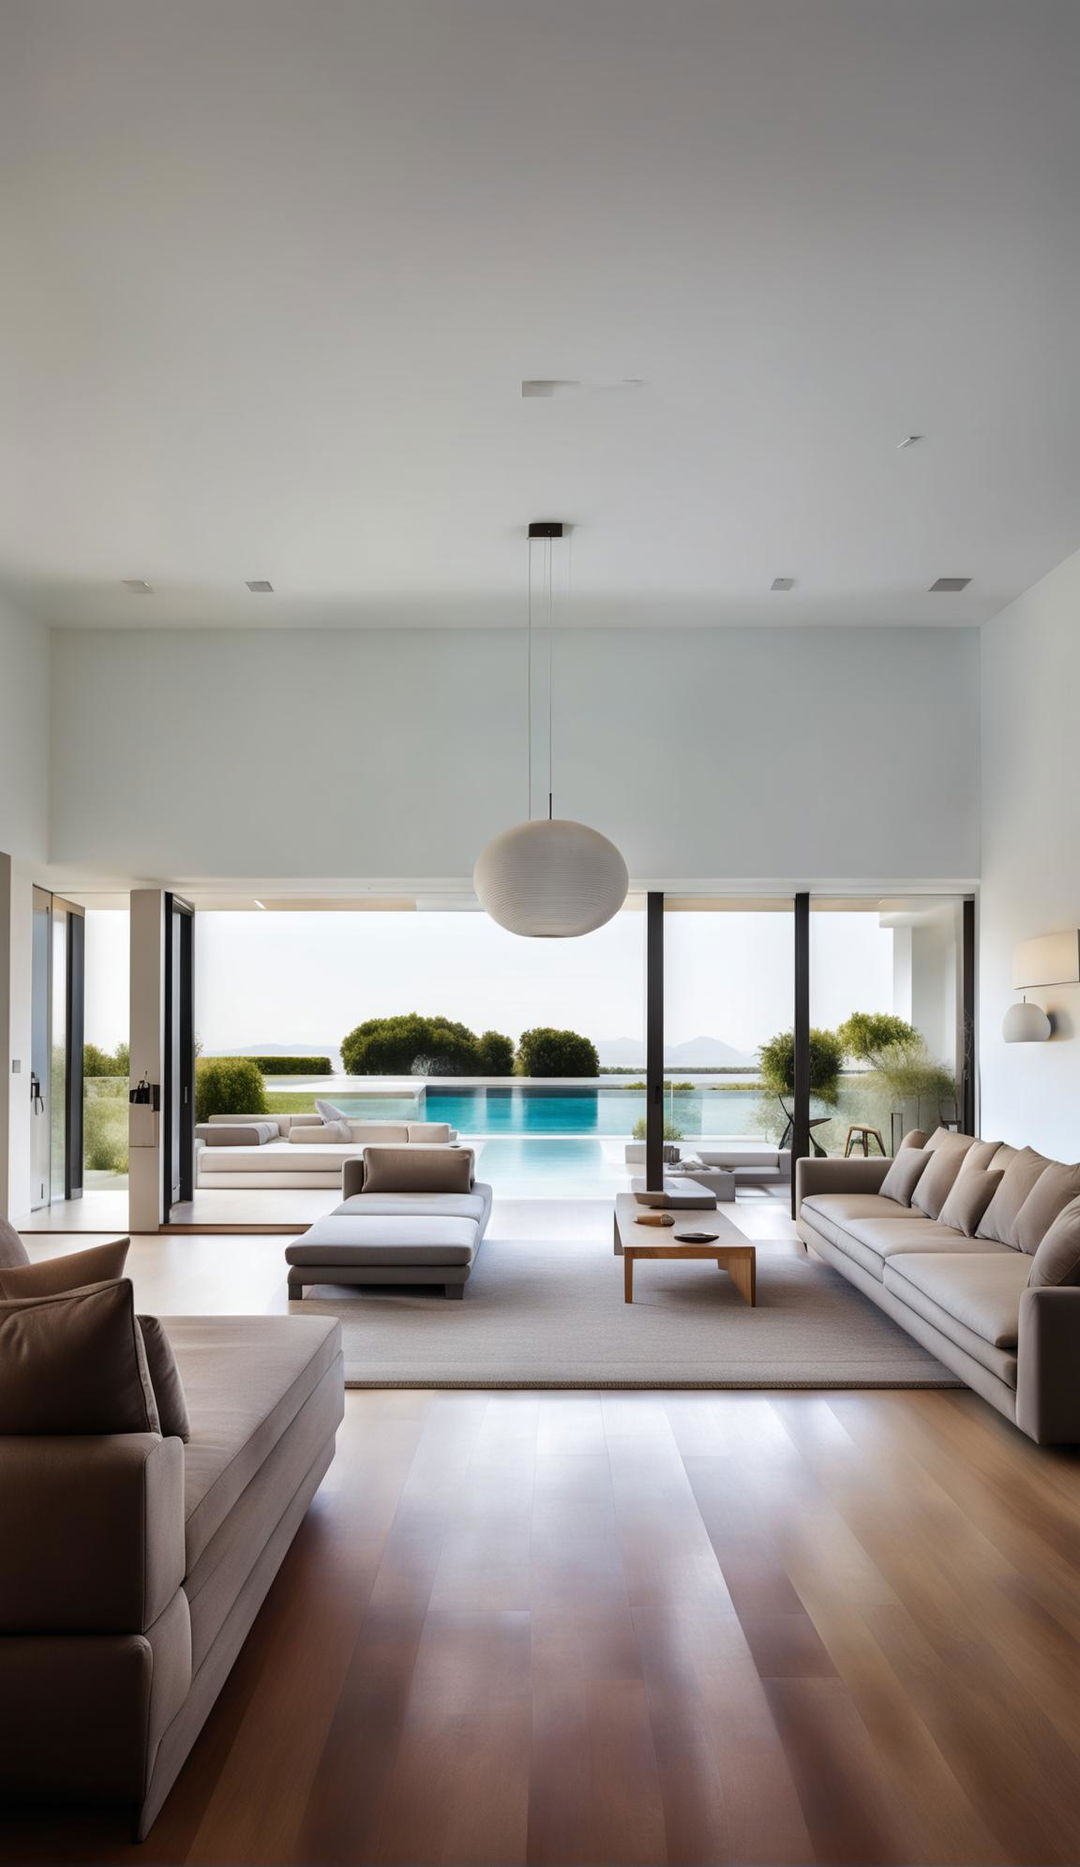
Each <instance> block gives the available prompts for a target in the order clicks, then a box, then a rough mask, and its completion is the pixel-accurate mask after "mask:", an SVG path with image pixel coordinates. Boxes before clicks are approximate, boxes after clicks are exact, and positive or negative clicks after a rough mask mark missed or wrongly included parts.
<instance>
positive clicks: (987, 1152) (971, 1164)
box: [960, 1141, 1004, 1173]
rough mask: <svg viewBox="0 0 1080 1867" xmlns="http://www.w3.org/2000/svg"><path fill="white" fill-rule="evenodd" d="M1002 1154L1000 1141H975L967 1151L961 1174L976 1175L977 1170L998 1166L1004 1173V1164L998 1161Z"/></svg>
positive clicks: (961, 1165) (961, 1166)
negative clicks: (999, 1155)
mask: <svg viewBox="0 0 1080 1867" xmlns="http://www.w3.org/2000/svg"><path fill="white" fill-rule="evenodd" d="M1000 1152H1001V1142H1000V1141H975V1142H974V1143H973V1144H972V1146H971V1147H969V1148H968V1149H967V1151H966V1152H965V1154H964V1158H963V1160H962V1162H961V1164H960V1171H961V1173H974V1172H975V1170H976V1168H979V1169H982V1168H984V1167H993V1166H997V1167H999V1168H1000V1170H1001V1171H1002V1172H1004V1166H1003V1163H1002V1162H1000V1161H998V1160H997V1159H996V1156H997V1155H998V1154H999V1153H1000Z"/></svg>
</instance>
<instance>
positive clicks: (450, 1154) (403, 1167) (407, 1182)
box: [364, 1145, 475, 1193]
mask: <svg viewBox="0 0 1080 1867" xmlns="http://www.w3.org/2000/svg"><path fill="white" fill-rule="evenodd" d="M474 1164H475V1163H474V1159H473V1153H472V1150H471V1148H446V1147H417V1146H414V1145H410V1146H406V1147H366V1148H365V1149H364V1192H365V1193H467V1192H468V1191H469V1189H470V1188H471V1186H472V1183H473V1168H474Z"/></svg>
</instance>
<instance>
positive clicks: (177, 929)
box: [162, 894, 195, 1216]
mask: <svg viewBox="0 0 1080 1867" xmlns="http://www.w3.org/2000/svg"><path fill="white" fill-rule="evenodd" d="M194 971H195V912H194V909H193V908H192V907H191V905H190V903H189V902H187V901H183V900H181V898H180V896H179V895H173V894H166V896H165V1054H164V1060H163V1069H162V1123H163V1127H162V1134H163V1136H164V1146H163V1148H162V1155H163V1159H164V1171H165V1213H166V1216H167V1215H168V1213H169V1211H170V1209H171V1208H172V1207H173V1206H174V1205H176V1204H178V1203H179V1202H180V1201H182V1200H189V1199H190V1198H191V1196H192V1194H193V1192H194V1189H195V993H194Z"/></svg>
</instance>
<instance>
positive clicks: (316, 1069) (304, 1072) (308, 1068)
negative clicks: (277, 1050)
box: [248, 1057, 334, 1076]
mask: <svg viewBox="0 0 1080 1867" xmlns="http://www.w3.org/2000/svg"><path fill="white" fill-rule="evenodd" d="M248 1061H249V1062H251V1063H254V1064H255V1066H256V1068H257V1069H260V1070H261V1071H262V1073H263V1075H264V1076H332V1075H333V1074H334V1069H333V1065H332V1064H331V1062H330V1059H329V1057H251V1058H249V1059H248Z"/></svg>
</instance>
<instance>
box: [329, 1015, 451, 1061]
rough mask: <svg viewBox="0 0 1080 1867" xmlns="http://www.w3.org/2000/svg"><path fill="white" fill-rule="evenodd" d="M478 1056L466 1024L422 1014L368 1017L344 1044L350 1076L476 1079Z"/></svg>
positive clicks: (343, 1049) (343, 1054)
mask: <svg viewBox="0 0 1080 1867" xmlns="http://www.w3.org/2000/svg"><path fill="white" fill-rule="evenodd" d="M477 1057H478V1044H477V1039H476V1035H475V1033H474V1032H472V1031H470V1030H469V1028H468V1026H467V1025H465V1024H456V1023H454V1022H453V1021H452V1020H451V1019H449V1018H428V1017H424V1016H423V1015H422V1014H421V1013H420V1012H418V1011H410V1012H405V1013H403V1014H400V1015H399V1016H397V1017H394V1018H368V1019H367V1020H366V1022H365V1023H363V1024H358V1025H357V1026H356V1028H355V1030H352V1031H350V1032H349V1034H348V1036H347V1037H345V1038H343V1039H342V1043H341V1060H342V1062H343V1063H344V1065H345V1069H346V1070H347V1072H348V1074H349V1075H350V1076H409V1075H413V1074H415V1075H420V1076H474V1075H477V1074H478V1073H479V1066H478V1062H477Z"/></svg>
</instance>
